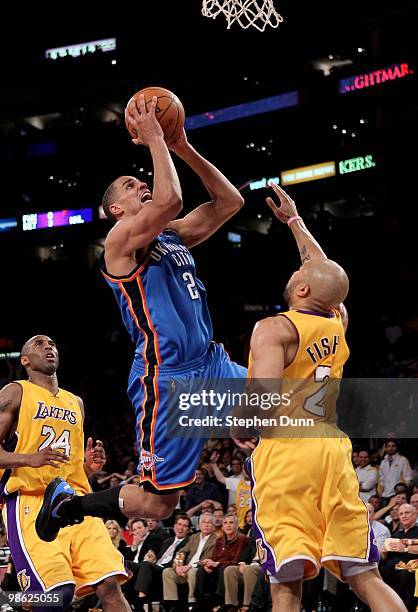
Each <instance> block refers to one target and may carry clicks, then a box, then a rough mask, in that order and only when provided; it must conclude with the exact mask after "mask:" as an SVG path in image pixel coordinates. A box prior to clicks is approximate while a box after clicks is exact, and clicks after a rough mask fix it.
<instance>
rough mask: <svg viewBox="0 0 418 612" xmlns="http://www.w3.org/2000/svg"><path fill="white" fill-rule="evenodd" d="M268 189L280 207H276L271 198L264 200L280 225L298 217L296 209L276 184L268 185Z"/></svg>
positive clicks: (289, 198)
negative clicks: (271, 191) (272, 192)
mask: <svg viewBox="0 0 418 612" xmlns="http://www.w3.org/2000/svg"><path fill="white" fill-rule="evenodd" d="M270 187H271V188H272V189H273V191H274V193H275V194H276V195H277V197H278V198H279V200H280V206H276V204H275V202H274V200H273V198H270V197H268V198H266V202H267V205H268V207H269V208H270V210H271V211H273V214H274V216H275V217H276V218H277V219H279V221H281V222H282V223H287V222H288V221H289V219H290V218H291V217H297V216H298V209H297V208H296V204H295V203H294V201H293V200H292V198H291V197H290V196H289V195H288V194H287V193H286V192H285V191H284V190H283V189H282V188H281V187H279V185H276V183H270Z"/></svg>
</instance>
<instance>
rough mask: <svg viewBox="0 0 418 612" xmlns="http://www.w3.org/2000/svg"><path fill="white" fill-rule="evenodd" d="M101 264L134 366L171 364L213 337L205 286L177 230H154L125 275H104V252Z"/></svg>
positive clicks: (193, 354)
mask: <svg viewBox="0 0 418 612" xmlns="http://www.w3.org/2000/svg"><path fill="white" fill-rule="evenodd" d="M101 267H102V272H103V275H104V277H105V279H106V281H107V282H108V284H109V285H110V287H111V288H112V290H113V293H114V294H115V297H116V300H117V302H118V304H119V308H120V310H121V314H122V318H123V322H124V324H125V327H126V329H127V330H128V332H129V334H130V336H131V338H132V340H133V342H134V344H135V346H136V349H135V361H136V362H137V364H138V365H140V364H141V365H143V366H146V364H155V365H163V366H174V365H177V364H179V363H185V362H188V361H193V360H195V359H198V358H199V357H201V356H202V355H204V354H205V353H206V351H207V350H208V347H209V344H210V342H211V340H212V322H211V318H210V314H209V310H208V306H207V303H206V289H205V287H204V285H203V283H202V282H201V281H200V280H199V279H198V278H197V277H196V269H195V264H194V260H193V257H192V255H191V253H190V251H189V250H188V249H187V248H186V247H185V246H184V245H183V244H182V241H181V238H180V236H179V235H178V234H177V233H176V232H174V231H171V230H165V231H164V232H162V233H161V234H159V236H157V238H156V239H155V240H154V241H153V242H152V243H151V245H150V247H149V249H148V251H147V254H146V257H145V260H144V261H143V262H142V263H139V264H138V266H137V267H136V268H135V269H134V270H133V271H132V272H131V273H130V275H129V276H126V277H124V278H122V277H116V276H112V275H111V274H109V273H108V272H107V271H106V266H105V262H104V257H103V256H102V260H101Z"/></svg>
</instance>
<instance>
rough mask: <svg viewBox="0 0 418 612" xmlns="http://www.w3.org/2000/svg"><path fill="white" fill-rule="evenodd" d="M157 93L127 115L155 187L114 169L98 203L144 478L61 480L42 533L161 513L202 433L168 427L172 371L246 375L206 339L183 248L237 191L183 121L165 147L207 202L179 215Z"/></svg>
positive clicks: (187, 478)
mask: <svg viewBox="0 0 418 612" xmlns="http://www.w3.org/2000/svg"><path fill="white" fill-rule="evenodd" d="M155 106H156V98H153V100H152V103H151V105H150V109H149V111H148V112H147V110H146V107H145V101H144V97H143V96H141V97H140V105H139V109H137V107H136V105H135V103H133V104H132V103H131V104H130V106H129V108H128V113H129V115H128V121H129V124H130V126H131V127H132V128H134V129H135V130H136V133H137V134H139V136H138V138H136V139H134V140H133V142H134V143H135V144H143V145H147V146H148V147H149V149H150V153H151V157H152V161H153V165H154V184H153V190H152V193H151V191H150V189H149V187H148V185H147V184H146V183H143V182H141V181H139V180H138V179H136V178H134V177H132V176H121V177H119V178H117V179H116V180H115V181H114V182H113V183H112V184H111V185H110V187H109V188H108V189H107V191H106V192H105V194H104V198H103V209H104V211H105V213H106V215H107V216H108V217H109V218H110V219H111V220H112V221H114V223H115V225H114V227H113V228H112V229H111V230H110V232H109V234H108V236H107V238H106V241H105V251H104V255H103V258H102V272H103V275H104V277H105V279H106V281H107V283H108V284H109V286H110V287H111V288H112V290H113V292H114V294H115V297H116V300H117V302H118V305H119V308H120V311H121V314H122V318H123V321H124V324H125V326H126V328H127V330H128V332H129V334H130V336H131V338H132V340H133V342H134V344H135V347H136V349H135V357H134V361H133V364H132V369H131V373H130V377H129V387H128V395H129V397H130V399H131V401H132V404H133V406H134V409H135V414H136V423H137V426H136V435H137V443H138V450H139V452H140V462H139V466H138V471H139V475H140V482H141V486H140V487H138V486H137V485H124V486H121V487H115V488H112V489H110V490H107V491H102V492H98V493H94V494H91V495H87V496H83V497H81V496H80V497H78V496H75V495H74V494H73V493H68V486H67V488H66V489H65V490H64V487H65V486H66V483H65V482H63V481H62V480H60V479H55V480H54V481H52V482H51V483H50V485H49V487H48V490H47V491H46V492H45V500H44V505H43V507H42V509H41V511H40V516H41V518H42V520H40V521H38V524H42V525H43V528H42V529H41V530H40V531H38V533H39V536H40V537H41V538H45V539H51V537H53V536H54V534H56V533H57V532H58V530H59V528H60V527H62V526H64V525H66V524H68V522H69V521H70V520H74V519H75V518H77V520H80V518H82V517H84V516H87V515H91V516H100V517H110V516H115V515H116V516H117V514H118V513H119V511H120V510H121V511H122V513H123V514H124V515H125V516H128V517H134V516H147V517H150V518H165V517H168V516H170V514H171V512H172V511H173V509H174V508H175V506H176V504H177V501H178V491H179V490H180V489H183V488H184V487H187V486H188V485H190V484H191V483H192V482H193V481H194V475H195V469H196V467H197V464H198V460H199V456H200V451H201V448H202V444H203V440H202V439H194V438H190V439H178V438H176V439H174V438H171V439H170V438H169V437H168V436H167V412H168V410H167V401H168V387H169V385H170V384H171V383H172V380H173V377H178V376H180V377H182V378H184V377H187V378H190V379H193V378H196V379H197V378H199V379H219V378H229V379H233V378H245V376H246V369H245V368H243V367H241V366H238V365H237V364H235V363H232V362H231V361H230V360H229V358H228V356H227V354H226V353H225V351H224V349H223V347H222V346H220V345H218V344H215V343H214V342H213V341H212V323H211V319H210V315H209V311H208V307H207V303H206V291H205V288H204V286H203V284H202V283H201V281H200V280H199V279H198V278H197V277H196V271H195V265H194V261H193V257H192V255H191V253H190V251H189V248H190V247H193V246H195V245H197V244H199V243H200V242H203V241H204V240H206V239H207V238H209V236H211V235H212V234H213V233H214V232H216V230H217V229H219V228H220V227H221V226H222V225H223V224H224V223H225V222H226V221H227V220H228V219H230V218H231V217H232V216H233V215H234V214H235V213H237V212H238V211H239V210H240V208H241V207H242V205H243V199H242V197H241V195H240V193H239V192H238V191H237V189H236V188H235V187H234V186H233V185H232V184H231V183H230V182H229V181H228V180H227V179H226V178H225V177H224V176H223V174H222V173H221V172H219V170H217V169H216V168H215V167H214V166H213V165H212V164H211V163H209V162H208V161H207V160H206V159H204V158H203V157H202V156H201V155H200V154H199V153H198V152H197V151H196V150H195V149H194V148H193V147H192V146H191V145H190V144H189V143H188V141H187V137H186V134H185V132H184V130H183V131H182V133H181V134H180V135H179V136H178V137H177V139H176V141H175V142H171V143H170V144H169V148H170V149H171V150H172V151H174V152H175V153H176V154H177V155H178V156H179V157H180V158H182V159H183V160H184V161H185V162H186V163H187V164H188V165H189V166H190V167H191V168H192V169H193V170H194V171H195V172H196V174H197V175H198V176H199V177H200V179H201V180H202V182H203V184H204V186H205V187H206V189H207V190H208V192H209V194H210V197H211V201H210V202H207V203H205V204H202V205H201V206H199V207H198V208H196V209H195V210H193V211H192V212H190V213H189V214H188V215H186V216H185V217H183V218H181V219H177V220H174V218H175V217H176V216H177V215H178V214H179V213H180V211H181V209H182V196H181V188H180V183H179V179H178V176H177V172H176V169H175V167H174V164H173V161H172V159H171V156H170V152H169V150H168V148H167V145H166V143H165V141H164V138H163V132H162V129H161V127H160V125H159V123H158V121H157V120H156V118H155V112H154V111H155Z"/></svg>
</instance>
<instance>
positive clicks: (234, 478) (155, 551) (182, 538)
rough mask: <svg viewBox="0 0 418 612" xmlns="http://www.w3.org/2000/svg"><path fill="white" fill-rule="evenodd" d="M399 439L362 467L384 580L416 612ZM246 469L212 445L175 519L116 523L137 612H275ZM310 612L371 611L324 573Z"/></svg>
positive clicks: (412, 496) (231, 448) (226, 445)
mask: <svg viewBox="0 0 418 612" xmlns="http://www.w3.org/2000/svg"><path fill="white" fill-rule="evenodd" d="M394 435H395V434H394V433H391V434H389V435H388V438H387V439H386V440H380V441H377V442H378V444H377V446H376V447H374V448H371V449H370V448H366V447H365V445H364V444H362V445H361V446H360V445H357V443H356V441H353V466H354V468H355V470H356V472H357V475H358V479H359V494H360V496H361V498H362V499H363V501H364V502H365V503H366V504H367V507H368V509H369V516H370V522H371V524H372V527H373V531H374V534H375V537H376V540H377V543H378V547H379V550H380V554H381V561H380V564H379V570H380V572H381V574H382V577H383V578H384V580H385V581H386V582H387V583H388V584H389V585H391V586H392V587H393V588H394V589H395V590H396V591H397V592H398V593H399V594H400V595H401V597H402V599H403V600H404V601H405V603H406V605H407V607H408V610H415V608H416V604H417V600H416V599H415V591H416V584H415V581H416V572H417V571H418V553H414V552H411V551H409V552H408V541H410V540H415V539H417V541H418V473H417V472H416V465H415V463H414V461H415V457H413V456H411V455H410V456H409V458H407V457H406V456H405V455H404V454H403V453H402V452H400V450H399V445H398V442H397V440H396V438H395V437H394ZM362 442H363V443H364V442H365V441H364V440H362ZM245 459H246V453H245V452H244V451H242V449H239V448H238V447H236V446H235V445H234V443H233V441H232V440H231V439H223V440H220V439H214V440H209V441H208V442H207V443H206V444H205V448H204V449H203V451H202V453H201V460H200V465H199V467H198V469H197V470H196V480H195V482H194V484H193V485H192V486H191V487H189V488H188V489H187V490H183V491H181V495H180V501H179V504H178V507H177V508H176V510H175V512H174V514H173V515H172V517H170V518H169V519H167V520H166V521H163V522H158V521H156V520H155V519H149V518H147V517H138V518H131V519H129V520H127V521H126V524H123V525H120V524H119V523H117V522H116V521H114V520H108V521H107V522H106V527H107V528H108V530H109V535H110V537H111V539H112V542H113V544H114V546H115V547H116V548H118V550H119V551H120V552H121V553H122V554H123V555H124V557H125V560H126V564H127V566H128V568H129V569H130V571H131V573H132V577H131V578H130V580H129V581H128V582H127V583H126V584H125V585H124V587H123V588H124V592H125V596H126V597H127V599H128V601H129V603H130V604H131V606H132V609H133V610H135V611H136V612H141V611H142V610H147V606H148V605H149V608H148V610H161V612H182V611H184V612H186V611H188V610H197V611H199V612H205V611H207V612H209V611H212V610H219V611H225V612H238V611H239V612H244V611H251V612H263V611H268V610H271V600H270V596H269V588H268V583H267V581H266V578H265V576H264V573H263V570H262V568H261V565H260V557H259V554H260V550H259V547H257V545H256V542H255V540H254V538H253V532H252V522H253V520H254V517H253V512H252V507H251V491H250V482H249V477H248V475H247V473H246V471H245V469H244V465H245ZM137 478H138V476H137V475H136V461H135V457H132V458H130V459H129V460H127V461H126V462H125V464H124V465H123V466H122V468H121V469H120V471H118V472H111V473H109V472H104V471H103V472H99V473H97V474H95V475H94V476H93V477H92V478H91V485H92V488H93V489H95V490H99V489H104V488H108V487H113V486H117V485H118V484H120V483H123V482H135V481H136V479H137ZM278 486H279V485H278ZM2 537H3V539H4V537H5V536H4V531H3V535H2ZM388 538H390V540H388ZM388 542H390V546H389V545H388ZM385 543H386V544H385ZM3 545H4V546H7V542H6V541H4V542H3ZM388 546H389V549H388ZM8 561H9V563H8V565H7V570H6V573H5V575H4V578H3V582H2V584H1V587H2V589H3V590H6V591H7V590H10V589H11V585H12V586H13V584H15V582H13V581H14V580H15V578H16V577H15V575H13V565H12V561H11V559H9V560H8ZM302 605H303V609H304V610H309V611H311V610H328V611H333V610H335V611H337V610H338V612H340V611H342V612H344V611H345V610H347V612H348V611H351V610H367V608H365V607H363V604H362V603H361V602H360V601H358V600H357V599H356V597H355V596H354V594H353V593H352V592H351V591H349V589H348V587H347V585H345V584H343V583H340V582H338V581H337V580H336V578H334V577H333V576H332V575H331V574H329V573H328V572H326V571H324V570H322V571H321V573H320V574H319V576H318V577H317V578H316V579H315V580H312V581H308V582H305V583H304V589H303V602H302ZM153 606H154V607H153ZM73 608H74V609H79V610H81V611H83V610H85V611H87V610H89V609H94V608H98V609H100V602H98V601H97V600H95V596H90V597H89V598H87V599H85V600H75V601H74V603H73Z"/></svg>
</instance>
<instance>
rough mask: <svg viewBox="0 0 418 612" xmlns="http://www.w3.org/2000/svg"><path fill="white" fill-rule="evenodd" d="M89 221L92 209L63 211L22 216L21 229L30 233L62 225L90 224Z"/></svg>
mask: <svg viewBox="0 0 418 612" xmlns="http://www.w3.org/2000/svg"><path fill="white" fill-rule="evenodd" d="M91 221H93V209H92V208H79V209H77V210H69V209H64V210H56V211H50V212H46V213H30V214H28V215H23V216H22V229H23V231H30V230H35V229H44V228H48V227H60V226H63V225H79V224H81V223H91Z"/></svg>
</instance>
